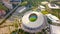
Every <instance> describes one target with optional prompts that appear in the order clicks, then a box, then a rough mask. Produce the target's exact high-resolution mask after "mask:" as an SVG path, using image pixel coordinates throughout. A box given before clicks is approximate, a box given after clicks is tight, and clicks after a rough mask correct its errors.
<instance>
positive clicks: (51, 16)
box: [46, 14, 60, 23]
mask: <svg viewBox="0 0 60 34" xmlns="http://www.w3.org/2000/svg"><path fill="white" fill-rule="evenodd" d="M46 16H47V18H48V19H50V20H51V21H52V23H60V20H59V18H57V17H56V16H54V15H52V14H46Z"/></svg>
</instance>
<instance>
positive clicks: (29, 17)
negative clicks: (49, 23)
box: [21, 11, 46, 33]
mask: <svg viewBox="0 0 60 34" xmlns="http://www.w3.org/2000/svg"><path fill="white" fill-rule="evenodd" d="M45 24H46V23H45V21H44V17H43V14H42V13H39V12H35V11H33V12H32V11H29V12H27V13H25V14H24V16H23V17H22V26H21V27H22V29H23V30H24V31H26V32H30V33H36V32H41V30H42V29H44V28H45Z"/></svg>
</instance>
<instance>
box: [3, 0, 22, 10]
mask: <svg viewBox="0 0 60 34" xmlns="http://www.w3.org/2000/svg"><path fill="white" fill-rule="evenodd" d="M2 2H3V3H4V5H5V6H6V7H7V8H9V9H13V8H14V7H16V5H17V4H18V3H21V0H2Z"/></svg>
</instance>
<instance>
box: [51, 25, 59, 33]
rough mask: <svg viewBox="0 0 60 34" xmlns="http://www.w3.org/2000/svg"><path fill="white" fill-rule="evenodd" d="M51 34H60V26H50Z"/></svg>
mask: <svg viewBox="0 0 60 34" xmlns="http://www.w3.org/2000/svg"><path fill="white" fill-rule="evenodd" d="M50 30H51V34H60V26H55V25H50Z"/></svg>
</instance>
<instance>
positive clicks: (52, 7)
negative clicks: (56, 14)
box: [48, 3, 60, 9]
mask: <svg viewBox="0 0 60 34" xmlns="http://www.w3.org/2000/svg"><path fill="white" fill-rule="evenodd" d="M48 7H49V8H50V9H60V7H59V6H58V5H56V4H50V3H49V4H48Z"/></svg>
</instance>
